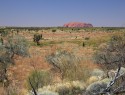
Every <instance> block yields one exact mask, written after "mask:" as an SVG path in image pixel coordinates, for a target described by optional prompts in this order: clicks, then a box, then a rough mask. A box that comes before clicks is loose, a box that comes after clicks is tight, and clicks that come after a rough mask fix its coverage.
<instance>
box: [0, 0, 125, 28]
mask: <svg viewBox="0 0 125 95" xmlns="http://www.w3.org/2000/svg"><path fill="white" fill-rule="evenodd" d="M74 21H76V22H87V23H92V24H93V26H109V27H111V26H114V27H121V26H125V0H0V26H40V27H42V26H62V25H63V24H64V23H67V22H74Z"/></svg>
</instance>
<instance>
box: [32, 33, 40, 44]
mask: <svg viewBox="0 0 125 95" xmlns="http://www.w3.org/2000/svg"><path fill="white" fill-rule="evenodd" d="M41 39H42V34H34V37H33V41H34V42H35V43H37V45H40V42H39V41H40V40H41Z"/></svg>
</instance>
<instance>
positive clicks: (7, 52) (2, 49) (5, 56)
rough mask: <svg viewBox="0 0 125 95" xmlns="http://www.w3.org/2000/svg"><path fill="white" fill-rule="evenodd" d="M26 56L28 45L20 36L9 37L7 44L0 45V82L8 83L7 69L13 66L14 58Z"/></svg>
mask: <svg viewBox="0 0 125 95" xmlns="http://www.w3.org/2000/svg"><path fill="white" fill-rule="evenodd" d="M15 55H19V56H28V55H29V53H28V43H27V41H26V40H25V38H23V37H21V36H11V37H9V38H8V40H7V42H6V43H5V44H3V45H0V81H2V82H4V81H5V80H6V81H8V77H7V67H8V65H9V64H11V63H12V64H14V56H15Z"/></svg>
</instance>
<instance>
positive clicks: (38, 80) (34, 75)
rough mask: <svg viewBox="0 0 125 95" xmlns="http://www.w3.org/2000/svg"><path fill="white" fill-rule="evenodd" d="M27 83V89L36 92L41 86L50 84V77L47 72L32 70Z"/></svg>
mask: <svg viewBox="0 0 125 95" xmlns="http://www.w3.org/2000/svg"><path fill="white" fill-rule="evenodd" d="M27 83H28V85H27V87H28V89H29V90H31V89H32V88H34V89H35V90H38V88H42V87H43V86H46V85H49V84H51V83H52V75H51V73H50V72H48V71H38V70H34V71H32V72H31V74H30V75H29V77H28V80H27ZM30 83H31V84H32V86H33V87H31V84H30Z"/></svg>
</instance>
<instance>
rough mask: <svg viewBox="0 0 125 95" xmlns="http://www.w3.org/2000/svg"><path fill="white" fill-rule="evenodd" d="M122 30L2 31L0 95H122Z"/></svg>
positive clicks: (124, 66) (124, 72)
mask: <svg viewBox="0 0 125 95" xmlns="http://www.w3.org/2000/svg"><path fill="white" fill-rule="evenodd" d="M124 62H125V28H123V27H88V28H87V27H86V28H76V27H74V28H73V27H1V28H0V95H125V63H124Z"/></svg>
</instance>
